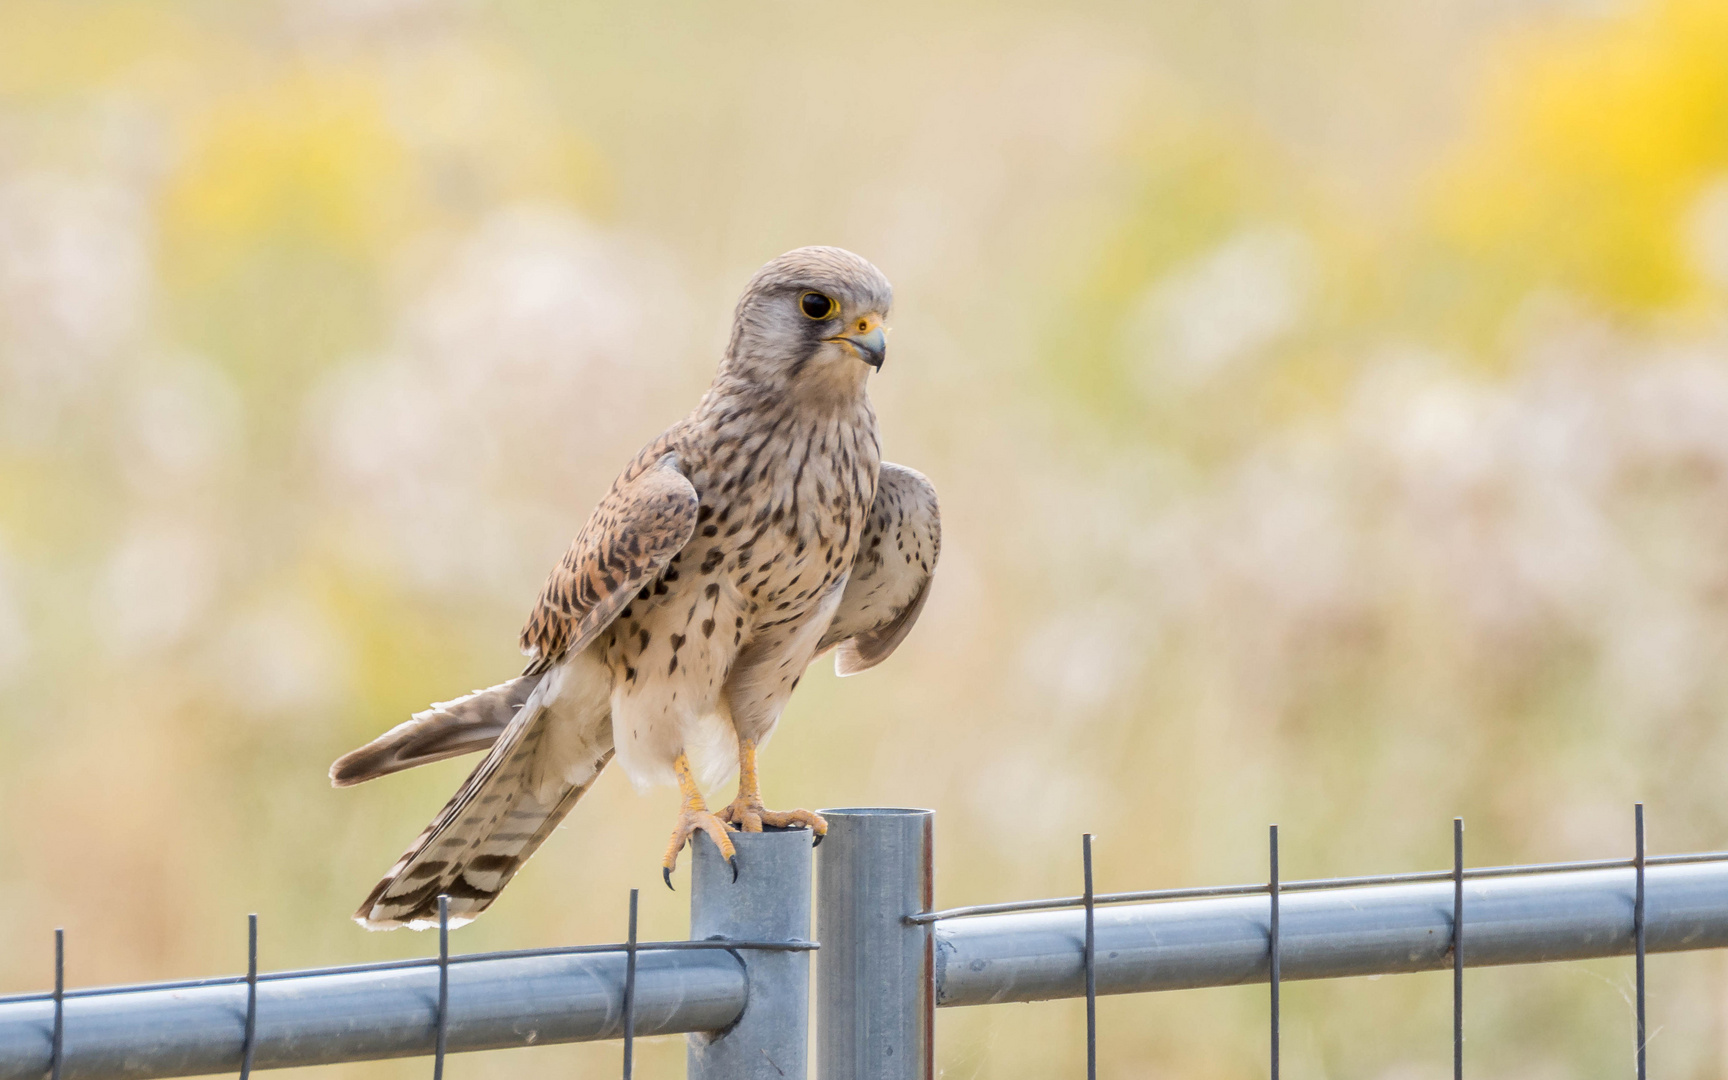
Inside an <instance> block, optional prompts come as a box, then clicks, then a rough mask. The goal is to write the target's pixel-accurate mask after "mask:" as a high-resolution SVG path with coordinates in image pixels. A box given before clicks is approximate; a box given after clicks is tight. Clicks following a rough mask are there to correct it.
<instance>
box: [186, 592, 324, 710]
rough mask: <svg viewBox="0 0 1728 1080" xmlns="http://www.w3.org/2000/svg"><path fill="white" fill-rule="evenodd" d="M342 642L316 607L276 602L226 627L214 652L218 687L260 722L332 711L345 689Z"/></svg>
mask: <svg viewBox="0 0 1728 1080" xmlns="http://www.w3.org/2000/svg"><path fill="white" fill-rule="evenodd" d="M340 640H341V635H340V633H339V632H338V630H337V629H336V627H334V626H332V625H331V624H330V621H329V620H328V619H327V618H326V617H325V616H324V615H323V614H322V613H321V612H319V611H318V610H316V609H315V608H314V607H312V606H311V605H309V604H306V603H303V602H301V601H298V600H295V599H290V598H282V599H277V600H274V601H272V602H270V603H269V604H267V605H266V606H264V607H261V608H259V609H258V610H255V611H252V612H250V613H248V614H246V615H243V616H241V617H240V618H239V619H237V620H235V621H234V622H233V623H232V624H230V625H229V626H228V627H227V629H226V630H225V632H224V633H223V635H222V638H221V641H220V643H219V644H218V645H217V647H216V652H215V656H216V661H217V669H218V678H219V682H220V684H221V686H222V687H223V689H224V690H225V691H226V693H227V695H228V697H229V698H230V699H231V700H232V701H233V703H234V705H235V707H236V708H238V709H240V710H242V711H243V712H246V713H249V714H252V715H255V716H270V715H278V714H284V713H292V712H297V711H304V710H308V709H324V708H329V707H331V706H333V705H335V704H336V703H337V702H339V701H340V700H341V699H342V697H343V692H344V690H345V689H346V681H347V680H346V672H345V671H344V668H343V665H342V662H341V657H340V653H339V650H338V648H337V642H339V641H340Z"/></svg>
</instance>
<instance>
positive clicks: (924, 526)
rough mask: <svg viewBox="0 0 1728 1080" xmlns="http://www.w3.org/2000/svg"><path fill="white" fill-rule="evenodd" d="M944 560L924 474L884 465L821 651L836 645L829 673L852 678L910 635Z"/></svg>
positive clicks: (939, 519) (935, 509)
mask: <svg viewBox="0 0 1728 1080" xmlns="http://www.w3.org/2000/svg"><path fill="white" fill-rule="evenodd" d="M941 554H942V515H941V510H940V508H939V507H938V505H937V502H936V489H935V488H934V487H933V486H931V484H930V481H929V480H926V479H925V478H924V476H923V474H921V473H919V472H916V471H914V470H912V469H908V468H906V467H905V466H903V465H894V464H890V463H888V462H883V463H882V472H881V475H880V477H879V478H878V480H877V483H876V501H875V502H873V503H872V504H871V506H870V519H869V521H868V522H867V523H866V524H865V526H864V535H863V536H862V537H860V538H859V544H858V556H857V558H856V559H854V560H853V563H852V574H851V576H850V577H849V578H848V579H847V581H846V591H845V592H844V593H842V594H841V596H840V606H839V608H838V609H836V611H835V612H834V621H833V622H832V623H830V624H829V626H828V630H827V632H826V633H825V634H823V636H822V642H821V646H820V647H821V648H823V649H827V648H830V647H832V646H835V645H838V646H839V647H840V648H839V651H838V652H837V653H835V656H834V670H835V671H836V672H838V673H839V674H841V675H855V674H857V673H858V672H860V671H864V670H866V669H868V668H872V667H875V666H876V665H877V664H879V663H881V662H882V661H884V660H886V659H887V658H888V656H889V654H890V653H892V652H893V651H894V650H895V648H896V647H898V646H899V644H900V642H901V641H903V640H905V638H906V635H907V634H908V633H910V632H911V630H912V624H913V623H915V622H917V621H918V615H919V613H920V612H922V611H923V610H924V601H925V600H926V599H928V598H929V595H930V578H931V575H933V574H934V573H935V571H936V560H937V558H938V557H939V556H940V555H941Z"/></svg>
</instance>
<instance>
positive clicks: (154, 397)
mask: <svg viewBox="0 0 1728 1080" xmlns="http://www.w3.org/2000/svg"><path fill="white" fill-rule="evenodd" d="M127 412H128V414H129V416H128V420H129V423H128V424H127V425H126V426H125V428H124V429H123V430H122V431H121V432H120V435H121V444H120V448H121V458H122V460H121V467H122V469H123V470H124V471H125V473H126V475H127V478H128V479H129V480H130V481H131V482H132V484H133V486H134V487H136V488H139V489H140V490H143V491H146V492H154V491H158V490H161V489H164V488H168V487H173V486H176V485H185V484H197V483H200V482H202V481H205V480H208V479H209V478H210V477H211V476H212V475H213V474H215V473H216V472H218V471H219V470H220V469H221V468H222V467H223V466H224V464H225V463H228V462H231V460H232V458H233V456H234V454H235V453H236V452H237V450H238V447H239V442H240V396H239V394H238V392H237V391H236V390H235V389H234V386H233V384H232V383H231V382H230V381H229V380H228V378H227V376H225V375H224V374H223V373H222V372H221V371H219V370H218V369H216V368H215V367H213V366H212V365H210V364H209V363H206V362H204V361H201V360H195V359H182V360H179V361H176V362H174V363H171V364H167V365H164V366H163V367H161V368H159V369H158V370H156V371H153V372H152V373H151V375H150V376H149V377H148V379H147V381H146V382H144V384H143V385H142V386H140V387H139V388H138V389H137V390H135V391H134V392H133V393H132V394H131V395H130V399H129V400H128V401H127Z"/></svg>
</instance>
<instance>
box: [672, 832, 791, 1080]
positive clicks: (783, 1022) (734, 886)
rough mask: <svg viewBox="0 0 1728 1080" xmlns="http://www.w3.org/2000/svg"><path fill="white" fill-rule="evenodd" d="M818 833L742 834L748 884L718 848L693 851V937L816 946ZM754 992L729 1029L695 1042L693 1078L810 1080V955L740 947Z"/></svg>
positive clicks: (737, 839)
mask: <svg viewBox="0 0 1728 1080" xmlns="http://www.w3.org/2000/svg"><path fill="white" fill-rule="evenodd" d="M811 839H812V837H811V833H810V831H809V830H808V829H789V830H787V831H785V832H760V833H733V834H732V843H733V844H734V845H735V846H736V847H737V849H738V878H737V880H736V881H734V880H733V878H732V868H731V867H730V866H728V865H727V863H726V860H725V859H723V858H721V857H720V851H719V849H718V848H716V847H715V846H714V843H713V841H711V840H709V839H708V837H707V836H706V835H705V834H703V833H697V834H696V837H695V842H694V844H693V845H692V847H693V849H694V850H693V854H694V857H695V861H694V862H693V863H692V864H691V865H692V870H691V886H690V937H691V938H692V939H694V940H698V941H700V940H703V939H706V938H715V937H723V938H729V939H731V940H735V941H809V940H810V861H811V860H810V845H811ZM738 955H739V956H740V958H741V959H742V960H743V963H744V974H745V980H746V982H747V983H748V986H749V992H748V994H747V995H746V996H747V998H748V1001H747V1003H746V1004H745V1006H744V1012H743V1014H742V1015H741V1016H739V1017H738V1019H737V1020H736V1021H735V1022H733V1023H732V1024H731V1025H730V1026H726V1027H723V1028H722V1029H721V1030H718V1031H713V1032H708V1033H703V1034H695V1035H691V1036H690V1047H689V1052H688V1053H687V1055H686V1058H687V1061H688V1066H687V1067H688V1072H687V1076H688V1077H689V1080H804V1078H805V1076H806V1065H805V1062H806V1060H807V1055H808V1043H809V1030H810V954H809V953H808V952H791V951H764V950H740V951H739V953H738Z"/></svg>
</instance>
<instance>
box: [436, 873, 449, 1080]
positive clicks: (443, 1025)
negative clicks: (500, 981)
mask: <svg viewBox="0 0 1728 1080" xmlns="http://www.w3.org/2000/svg"><path fill="white" fill-rule="evenodd" d="M449 1028H450V897H449V896H448V895H446V894H443V893H440V894H439V896H438V1037H437V1041H436V1042H435V1043H434V1044H433V1049H432V1053H433V1061H432V1080H444V1040H445V1036H446V1034H447V1033H448V1031H449Z"/></svg>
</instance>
